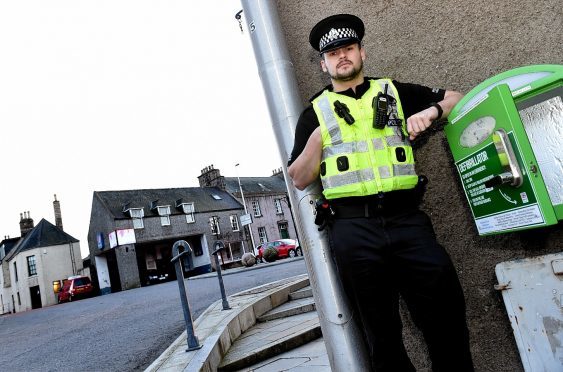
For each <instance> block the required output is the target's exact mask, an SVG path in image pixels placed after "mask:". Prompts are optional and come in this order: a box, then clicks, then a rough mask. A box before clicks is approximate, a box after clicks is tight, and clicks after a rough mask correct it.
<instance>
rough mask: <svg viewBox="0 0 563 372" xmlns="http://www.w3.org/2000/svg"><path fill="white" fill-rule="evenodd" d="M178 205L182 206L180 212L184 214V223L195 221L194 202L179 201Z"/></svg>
mask: <svg viewBox="0 0 563 372" xmlns="http://www.w3.org/2000/svg"><path fill="white" fill-rule="evenodd" d="M180 207H181V208H182V212H183V213H184V214H185V215H186V223H194V222H195V216H194V213H195V207H194V203H181V204H180Z"/></svg>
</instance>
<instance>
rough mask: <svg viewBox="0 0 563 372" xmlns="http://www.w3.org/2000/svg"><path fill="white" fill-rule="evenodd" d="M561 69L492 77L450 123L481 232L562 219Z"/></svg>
mask: <svg viewBox="0 0 563 372" xmlns="http://www.w3.org/2000/svg"><path fill="white" fill-rule="evenodd" d="M562 96H563V66H562V65H534V66H526V67H520V68H516V69H514V70H510V71H506V72H504V73H501V74H499V75H496V76H494V77H492V78H490V79H487V80H486V81H484V82H483V83H481V84H479V85H478V86H477V87H475V88H474V89H472V90H471V91H470V92H469V93H468V94H467V95H466V96H465V97H464V98H463V99H462V100H461V101H460V102H459V103H458V104H457V105H456V106H455V107H454V109H453V110H452V111H451V113H450V115H449V116H448V121H449V123H448V124H447V125H446V127H445V132H446V136H447V140H448V143H449V145H450V148H451V150H452V154H453V157H454V161H455V165H456V167H457V170H458V172H459V176H460V178H461V183H462V185H463V188H464V190H465V194H466V196H467V200H468V202H469V206H470V208H471V211H472V213H473V217H474V219H475V224H476V226H477V230H478V232H479V235H489V234H498V233H505V232H511V231H516V230H523V229H530V228H536V227H541V226H548V225H554V224H557V223H558V221H559V220H561V219H563V100H562Z"/></svg>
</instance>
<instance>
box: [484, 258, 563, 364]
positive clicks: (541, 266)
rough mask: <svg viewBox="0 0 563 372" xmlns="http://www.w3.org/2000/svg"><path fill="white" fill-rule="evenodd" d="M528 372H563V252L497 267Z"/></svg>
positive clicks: (508, 311)
mask: <svg viewBox="0 0 563 372" xmlns="http://www.w3.org/2000/svg"><path fill="white" fill-rule="evenodd" d="M495 271H496V275H497V279H498V282H499V284H498V286H497V289H500V290H502V297H503V299H504V303H505V306H506V311H507V313H508V317H509V319H510V323H511V325H512V330H513V331H514V337H515V339H516V344H517V345H518V350H519V352H520V356H521V359H522V365H523V366H524V370H525V371H527V372H544V371H545V372H554V371H563V252H560V253H555V254H550V255H546V256H539V257H532V258H526V259H519V260H514V261H506V262H502V263H499V264H498V265H497V266H496V269H495Z"/></svg>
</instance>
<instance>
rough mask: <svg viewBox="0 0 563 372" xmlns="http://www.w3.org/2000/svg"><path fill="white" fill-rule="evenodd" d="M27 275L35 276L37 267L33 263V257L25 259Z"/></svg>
mask: <svg viewBox="0 0 563 372" xmlns="http://www.w3.org/2000/svg"><path fill="white" fill-rule="evenodd" d="M27 273H28V274H29V276H33V275H37V265H36V263H35V256H29V257H27Z"/></svg>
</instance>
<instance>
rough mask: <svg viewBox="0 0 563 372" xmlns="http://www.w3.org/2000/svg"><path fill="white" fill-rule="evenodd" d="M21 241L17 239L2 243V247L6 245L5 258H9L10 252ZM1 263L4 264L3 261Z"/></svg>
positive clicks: (9, 239)
mask: <svg viewBox="0 0 563 372" xmlns="http://www.w3.org/2000/svg"><path fill="white" fill-rule="evenodd" d="M19 240H20V238H19V237H17V238H8V239H4V240H2V241H1V242H0V245H4V254H5V256H7V255H8V253H10V251H11V250H12V249H13V248H14V247H15V246H16V245H17V244H18V241H19ZM5 256H4V257H5ZM0 262H2V260H0Z"/></svg>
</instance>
